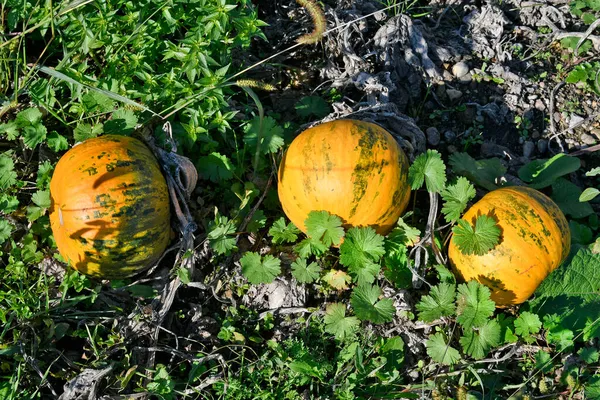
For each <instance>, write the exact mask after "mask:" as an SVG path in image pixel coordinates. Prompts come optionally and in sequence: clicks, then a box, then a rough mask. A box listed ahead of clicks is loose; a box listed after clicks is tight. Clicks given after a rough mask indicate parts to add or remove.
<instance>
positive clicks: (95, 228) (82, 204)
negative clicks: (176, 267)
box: [50, 135, 170, 279]
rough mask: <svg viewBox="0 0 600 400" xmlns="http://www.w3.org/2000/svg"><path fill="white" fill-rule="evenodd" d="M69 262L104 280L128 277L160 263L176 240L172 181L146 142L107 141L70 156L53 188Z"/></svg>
mask: <svg viewBox="0 0 600 400" xmlns="http://www.w3.org/2000/svg"><path fill="white" fill-rule="evenodd" d="M50 198H51V208H50V226H51V228H52V232H53V234H54V238H55V240H56V245H57V247H58V251H59V253H60V254H61V256H62V257H63V258H64V259H65V260H66V261H67V262H68V263H69V264H70V265H71V266H72V267H73V268H75V269H77V270H78V271H80V272H82V273H84V274H86V275H89V276H92V277H96V278H103V279H122V278H126V277H129V276H132V275H134V274H136V273H138V272H141V271H143V270H144V269H146V268H147V267H149V266H151V265H152V264H153V263H155V262H156V261H158V259H159V257H160V256H161V255H162V253H163V252H164V250H165V248H166V246H167V244H168V242H169V240H170V224H169V223H170V209H169V207H170V204H169V192H168V189H167V183H166V181H165V178H164V177H163V175H162V173H161V169H160V166H159V165H158V162H157V161H156V159H155V157H154V155H153V154H152V152H151V151H150V150H149V149H148V147H146V145H144V143H142V142H141V141H140V140H138V139H134V138H131V137H126V136H117V135H104V136H100V137H97V138H93V139H88V140H86V141H84V142H82V143H80V144H78V145H76V146H75V147H73V148H72V149H70V150H69V151H68V152H67V153H65V154H64V155H63V156H62V157H61V159H60V160H59V161H58V163H57V165H56V169H55V170H54V174H53V176H52V180H51V182H50Z"/></svg>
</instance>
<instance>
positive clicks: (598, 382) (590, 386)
mask: <svg viewBox="0 0 600 400" xmlns="http://www.w3.org/2000/svg"><path fill="white" fill-rule="evenodd" d="M585 398H586V399H587V400H600V375H596V376H592V377H590V379H588V381H587V383H586V384H585Z"/></svg>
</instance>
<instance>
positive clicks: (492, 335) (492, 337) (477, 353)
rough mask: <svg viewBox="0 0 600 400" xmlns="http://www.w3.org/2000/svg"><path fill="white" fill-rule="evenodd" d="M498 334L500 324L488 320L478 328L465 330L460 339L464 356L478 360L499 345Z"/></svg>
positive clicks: (499, 336) (499, 337)
mask: <svg viewBox="0 0 600 400" xmlns="http://www.w3.org/2000/svg"><path fill="white" fill-rule="evenodd" d="M500 333H501V329H500V324H499V323H498V322H496V320H489V321H486V322H485V324H484V325H483V326H481V327H479V328H475V329H468V330H465V334H464V336H461V338H460V345H461V346H462V348H463V351H464V352H465V354H467V355H469V356H471V357H473V358H474V359H476V360H478V359H481V358H483V357H485V356H486V355H487V354H488V353H489V351H490V349H491V348H493V347H496V346H498V345H499V344H500V342H501V335H500Z"/></svg>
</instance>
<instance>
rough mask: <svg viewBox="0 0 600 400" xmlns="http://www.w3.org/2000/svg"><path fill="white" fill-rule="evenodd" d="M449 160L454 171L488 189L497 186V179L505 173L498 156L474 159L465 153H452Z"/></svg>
mask: <svg viewBox="0 0 600 400" xmlns="http://www.w3.org/2000/svg"><path fill="white" fill-rule="evenodd" d="M449 162H450V166H451V167H452V170H453V171H454V173H456V174H457V175H462V176H464V177H466V178H468V179H469V180H470V181H471V182H474V183H476V184H477V185H479V186H481V187H483V188H486V189H487V190H490V191H491V190H494V189H497V188H498V185H497V184H496V181H497V179H498V178H500V177H502V176H503V175H504V174H505V173H506V167H505V166H504V165H502V162H501V161H500V160H499V159H498V158H490V159H485V160H479V161H475V159H474V158H473V157H471V156H470V155H468V154H467V153H454V154H452V155H450V158H449Z"/></svg>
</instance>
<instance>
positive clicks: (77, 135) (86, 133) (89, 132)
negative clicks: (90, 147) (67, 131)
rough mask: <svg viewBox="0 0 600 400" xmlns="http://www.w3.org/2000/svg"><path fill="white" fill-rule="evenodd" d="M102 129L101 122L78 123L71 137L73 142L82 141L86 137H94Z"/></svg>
mask: <svg viewBox="0 0 600 400" xmlns="http://www.w3.org/2000/svg"><path fill="white" fill-rule="evenodd" d="M103 130H104V126H103V125H102V124H95V125H94V126H92V125H91V124H78V125H77V126H76V127H75V130H74V131H73V138H74V139H75V142H83V141H85V140H87V139H91V138H95V137H97V136H98V135H100V134H101V133H102V132H103Z"/></svg>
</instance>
